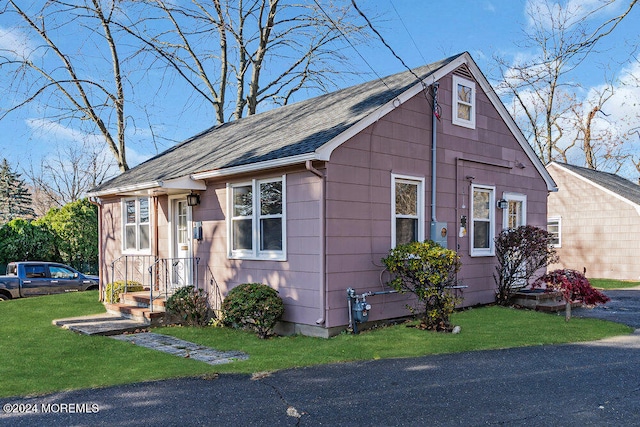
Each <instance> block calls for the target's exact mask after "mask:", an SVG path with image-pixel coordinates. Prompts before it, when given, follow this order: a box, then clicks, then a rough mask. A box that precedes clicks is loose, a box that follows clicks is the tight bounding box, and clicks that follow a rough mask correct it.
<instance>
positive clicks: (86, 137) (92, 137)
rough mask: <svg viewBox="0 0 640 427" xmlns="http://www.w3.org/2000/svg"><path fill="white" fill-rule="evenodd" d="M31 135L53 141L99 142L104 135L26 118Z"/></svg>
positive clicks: (44, 120) (45, 120)
mask: <svg viewBox="0 0 640 427" xmlns="http://www.w3.org/2000/svg"><path fill="white" fill-rule="evenodd" d="M25 122H26V124H27V126H28V127H29V128H30V129H31V130H32V132H33V135H34V136H35V137H38V138H42V139H47V140H49V141H53V142H65V141H66V142H77V143H87V142H88V143H99V142H101V141H104V137H102V136H101V135H98V134H92V133H86V132H82V131H80V130H77V129H73V128H70V127H67V126H64V125H62V124H60V123H58V122H54V121H51V120H47V119H26V120H25Z"/></svg>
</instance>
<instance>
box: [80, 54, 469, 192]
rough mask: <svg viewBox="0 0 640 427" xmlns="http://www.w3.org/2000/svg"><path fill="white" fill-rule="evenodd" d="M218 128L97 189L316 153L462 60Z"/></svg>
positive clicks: (327, 95)
mask: <svg viewBox="0 0 640 427" xmlns="http://www.w3.org/2000/svg"><path fill="white" fill-rule="evenodd" d="M461 55H462V54H458V55H455V56H452V57H450V58H447V59H444V60H442V61H439V62H435V63H433V64H429V65H425V66H422V67H419V68H416V69H414V70H413V72H409V71H406V72H402V73H398V74H394V75H392V76H389V77H384V78H383V80H384V83H383V82H382V81H380V80H379V79H376V80H373V81H370V82H367V83H363V84H359V85H356V86H352V87H349V88H346V89H342V90H338V91H336V92H332V93H329V94H326V95H322V96H319V97H316V98H311V99H308V100H305V101H301V102H297V103H295V104H290V105H287V106H284V107H281V108H276V109H274V110H270V111H267V112H264V113H261V114H256V115H253V116H249V117H245V118H242V119H240V120H236V121H232V122H228V123H225V124H223V125H219V126H214V127H212V128H210V129H207V130H206V131H204V132H202V133H200V134H198V135H196V136H194V137H192V138H189V139H188V140H186V141H184V142H182V143H179V144H178V145H176V146H174V147H172V148H170V149H168V150H166V151H165V152H163V153H161V154H159V155H157V156H155V157H153V158H151V159H149V160H147V161H146V162H144V163H141V164H140V165H138V166H136V167H134V168H131V169H130V170H128V171H126V172H124V173H123V174H121V175H119V176H117V177H115V178H113V179H112V180H110V181H107V182H105V183H103V184H101V185H100V186H98V187H96V188H94V189H93V190H91V192H92V193H94V192H101V191H108V190H109V189H115V188H120V187H126V186H130V185H135V184H139V183H146V182H153V181H163V180H171V179H176V178H180V177H184V176H188V175H191V174H194V173H197V172H206V171H212V170H219V169H225V168H230V167H235V166H242V165H249V164H254V163H259V162H263V161H268V160H275V159H282V158H286V157H291V156H298V155H303V154H308V153H313V152H314V151H315V150H316V149H318V148H320V147H321V146H322V145H323V144H325V143H327V142H328V141H330V140H331V139H332V138H334V137H336V136H337V135H339V134H340V133H342V132H344V131H345V130H347V129H348V128H350V127H351V126H353V125H354V124H356V123H357V122H358V121H360V120H361V119H363V118H364V117H366V116H368V115H369V114H371V113H373V112H374V111H375V110H376V109H377V108H379V107H381V106H383V105H385V104H386V103H388V102H390V101H392V100H393V99H394V98H396V97H397V96H399V95H400V94H402V93H403V92H405V91H407V90H408V89H410V88H411V87H413V86H414V85H416V84H417V83H418V80H417V79H416V77H415V75H414V74H416V75H418V76H420V78H422V79H424V78H426V77H427V76H429V75H430V74H432V73H434V72H435V71H437V70H438V69H440V68H442V67H443V66H445V65H447V64H448V63H450V62H452V61H454V60H455V59H456V58H458V57H459V56H461Z"/></svg>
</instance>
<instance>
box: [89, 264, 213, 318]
mask: <svg viewBox="0 0 640 427" xmlns="http://www.w3.org/2000/svg"><path fill="white" fill-rule="evenodd" d="M110 271H111V275H110V278H109V282H108V283H107V284H106V286H104V287H103V288H102V289H101V292H102V293H101V300H102V301H103V303H104V305H105V308H106V310H107V312H108V313H109V314H112V315H117V316H121V317H124V318H126V319H131V320H133V321H136V322H139V323H141V324H143V325H147V326H155V325H162V324H164V323H166V322H167V321H168V319H167V316H166V310H165V303H166V301H167V299H168V298H169V297H171V295H173V294H174V293H175V291H176V290H178V289H180V288H182V287H185V286H193V287H194V288H195V289H203V290H204V291H205V292H207V294H208V304H209V308H210V309H211V311H212V313H213V315H214V317H219V314H220V309H221V305H222V293H221V292H220V288H219V286H218V283H217V282H216V280H215V277H214V276H213V273H212V271H211V268H210V267H209V266H208V265H206V264H204V265H203V264H201V263H200V258H198V257H182V258H158V257H154V256H149V255H123V256H121V257H119V258H118V259H116V260H115V261H114V262H112V263H111V266H110Z"/></svg>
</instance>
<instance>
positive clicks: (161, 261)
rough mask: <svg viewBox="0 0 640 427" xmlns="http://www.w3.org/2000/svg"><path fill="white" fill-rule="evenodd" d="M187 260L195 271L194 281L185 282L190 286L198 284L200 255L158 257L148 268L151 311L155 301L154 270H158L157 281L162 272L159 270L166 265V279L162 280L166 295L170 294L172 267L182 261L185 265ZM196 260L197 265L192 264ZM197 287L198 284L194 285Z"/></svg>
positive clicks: (192, 278) (160, 291) (193, 271)
mask: <svg viewBox="0 0 640 427" xmlns="http://www.w3.org/2000/svg"><path fill="white" fill-rule="evenodd" d="M187 261H190V265H191V266H190V269H191V272H192V273H193V276H191V281H192V283H190V284H185V286H189V285H197V284H198V281H199V275H198V270H199V268H198V267H199V265H200V258H199V257H181V258H157V259H156V261H155V262H154V263H153V264H151V265H150V266H149V267H148V268H147V270H148V272H149V282H150V286H149V305H150V307H149V309H150V311H151V312H153V310H154V309H153V301H154V296H153V288H154V284H155V282H154V278H153V274H154V271H155V272H156V281H157V280H158V275H159V274H160V273H158V270H160V269H162V268H163V266H164V280H161V282H162V283H163V286H162V287H163V288H164V294H165V297H168V296H169V282H170V280H169V276H170V274H171V273H170V272H169V270H170V267H169V265H170V266H171V268H175V267H177V266H178V265H179V264H180V263H181V262H183V265H184V264H186V263H187ZM194 261H195V266H194V265H193V264H191V262H194ZM194 287H196V286H194ZM158 292H159V293H160V294H162V289H160V287H159V288H158Z"/></svg>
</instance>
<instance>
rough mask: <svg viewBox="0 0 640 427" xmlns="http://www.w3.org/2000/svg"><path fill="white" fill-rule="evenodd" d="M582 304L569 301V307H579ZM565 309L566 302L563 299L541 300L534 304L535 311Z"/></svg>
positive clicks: (552, 311)
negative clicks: (555, 300)
mask: <svg viewBox="0 0 640 427" xmlns="http://www.w3.org/2000/svg"><path fill="white" fill-rule="evenodd" d="M581 305H582V304H581V303H579V302H576V301H574V302H572V303H571V308H576V307H580V306H581ZM566 309H567V303H566V302H564V301H557V302H554V301H548V302H542V303H539V304H537V305H536V310H537V311H545V312H551V313H554V312H557V311H565V310H566Z"/></svg>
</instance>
